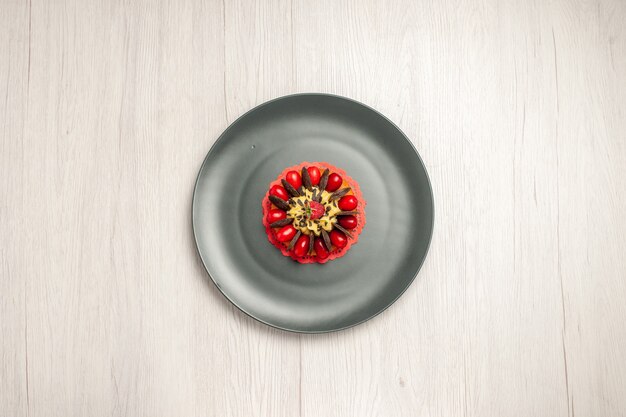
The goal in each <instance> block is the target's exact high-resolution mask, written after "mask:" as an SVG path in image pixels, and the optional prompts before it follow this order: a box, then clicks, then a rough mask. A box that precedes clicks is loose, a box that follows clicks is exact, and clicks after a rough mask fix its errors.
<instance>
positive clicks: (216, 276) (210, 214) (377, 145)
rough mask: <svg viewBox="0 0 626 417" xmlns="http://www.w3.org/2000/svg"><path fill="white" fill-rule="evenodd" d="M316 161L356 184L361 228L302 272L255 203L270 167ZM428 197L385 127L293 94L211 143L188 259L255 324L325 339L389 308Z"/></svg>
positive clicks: (406, 149) (347, 103)
mask: <svg viewBox="0 0 626 417" xmlns="http://www.w3.org/2000/svg"><path fill="white" fill-rule="evenodd" d="M303 161H326V162H329V163H331V164H333V165H336V166H337V167H339V168H342V169H344V170H345V171H346V172H347V173H348V175H350V176H351V177H352V178H353V179H354V180H356V181H357V182H358V183H359V185H360V187H361V191H362V193H363V197H364V198H365V200H366V201H367V206H366V215H367V224H366V226H365V228H364V229H363V231H362V233H361V235H360V237H359V241H358V243H357V244H356V245H354V246H353V247H352V248H351V249H350V251H348V253H347V254H346V255H345V256H343V257H342V258H340V259H336V260H333V261H330V262H328V263H326V264H324V265H319V264H309V265H301V264H298V263H296V262H294V261H292V260H291V259H290V258H287V257H284V256H283V255H282V254H281V253H280V251H279V250H278V249H276V248H275V247H274V246H272V244H270V242H269V241H268V240H267V236H266V235H265V229H264V228H263V225H262V223H261V221H262V211H261V201H262V199H263V196H264V194H265V192H266V191H267V186H268V184H269V183H270V182H271V181H274V180H275V179H276V177H277V176H278V175H279V174H280V172H281V171H282V170H283V169H284V168H286V167H288V166H291V165H296V164H299V163H300V162H303ZM433 216H434V206H433V195H432V189H431V186H430V181H429V179H428V174H427V173H426V168H425V167H424V164H423V163H422V160H421V159H420V157H419V155H418V153H417V151H416V150H415V148H414V147H413V145H412V144H411V143H410V142H409V140H408V139H407V138H406V136H405V135H404V134H403V133H402V132H401V131H400V129H398V127H396V126H395V125H394V124H393V123H392V122H390V121H389V120H388V119H387V118H385V117H384V116H383V115H381V114H380V113H378V112H376V111H375V110H373V109H371V108H369V107H367V106H365V105H363V104H361V103H358V102H356V101H353V100H350V99H347V98H343V97H338V96H332V95H326V94H298V95H292V96H286V97H281V98H278V99H276V100H272V101H269V102H267V103H264V104H261V105H260V106H258V107H255V108H254V109H252V110H250V111H249V112H248V113H246V114H244V115H243V116H241V117H240V118H239V119H237V120H236V121H235V122H234V123H233V124H231V125H230V126H229V127H228V129H226V131H224V133H223V134H222V135H221V136H220V137H219V139H218V140H217V141H216V142H215V145H213V147H212V148H211V150H210V151H209V153H208V154H207V156H206V159H205V160H204V163H203V164H202V168H201V169H200V173H199V174H198V179H197V182H196V188H195V191H194V197H193V214H192V217H193V229H194V235H195V238H196V244H197V246H198V252H199V254H200V257H201V258H202V261H203V263H204V266H205V267H206V270H207V271H208V273H209V275H210V276H211V278H212V279H213V282H215V285H216V286H217V287H218V288H219V290H220V291H221V292H222V293H223V294H224V295H225V296H226V298H228V299H229V300H230V301H231V302H232V303H233V304H234V305H235V306H237V307H238V308H239V309H241V310H242V311H243V312H244V313H246V314H248V315H250V316H251V317H254V318H255V319H257V320H259V321H261V322H263V323H266V324H268V325H270V326H274V327H277V328H280V329H284V330H290V331H296V332H307V333H315V332H329V331H334V330H340V329H345V328H347V327H350V326H354V325H356V324H358V323H362V322H364V321H366V320H367V319H369V318H371V317H373V316H375V315H376V314H378V313H380V312H381V311H383V310H384V309H385V308H387V307H388V306H390V305H391V304H392V303H393V302H394V301H395V300H396V299H398V297H400V295H401V294H402V293H403V292H404V291H405V290H406V289H407V288H408V286H409V285H410V284H411V282H412V281H413V279H414V278H415V276H416V274H417V272H418V271H419V269H420V266H421V265H422V263H423V262H424V259H425V257H426V253H427V251H428V246H429V244H430V238H431V235H432V231H433Z"/></svg>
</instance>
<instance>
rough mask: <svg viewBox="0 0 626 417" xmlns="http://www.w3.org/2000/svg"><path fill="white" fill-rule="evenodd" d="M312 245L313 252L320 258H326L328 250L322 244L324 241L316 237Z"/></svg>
mask: <svg viewBox="0 0 626 417" xmlns="http://www.w3.org/2000/svg"><path fill="white" fill-rule="evenodd" d="M313 247H314V248H315V254H316V255H317V257H318V258H320V259H326V258H328V251H327V250H326V246H325V245H324V241H323V240H322V239H321V238H319V237H316V238H315V242H313Z"/></svg>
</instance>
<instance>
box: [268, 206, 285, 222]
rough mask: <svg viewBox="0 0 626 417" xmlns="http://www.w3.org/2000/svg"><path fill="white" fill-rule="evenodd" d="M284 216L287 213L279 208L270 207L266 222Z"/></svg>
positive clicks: (275, 220) (277, 219) (283, 217)
mask: <svg viewBox="0 0 626 417" xmlns="http://www.w3.org/2000/svg"><path fill="white" fill-rule="evenodd" d="M286 218H287V213H285V212H284V211H282V210H281V209H272V210H270V211H269V212H268V213H267V222H268V223H270V224H271V223H274V222H277V221H279V220H282V219H286Z"/></svg>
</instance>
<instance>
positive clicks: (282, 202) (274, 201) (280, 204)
mask: <svg viewBox="0 0 626 417" xmlns="http://www.w3.org/2000/svg"><path fill="white" fill-rule="evenodd" d="M269 199H270V201H271V202H272V204H274V205H275V206H276V207H278V208H279V209H281V210H285V211H286V210H289V203H287V202H286V201H285V200H283V199H282V198H278V197H276V196H275V195H270V196H269Z"/></svg>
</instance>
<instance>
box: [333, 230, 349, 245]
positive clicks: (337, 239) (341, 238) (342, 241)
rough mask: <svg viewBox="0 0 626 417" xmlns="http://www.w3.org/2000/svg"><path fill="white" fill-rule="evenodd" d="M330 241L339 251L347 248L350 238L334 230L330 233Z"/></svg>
mask: <svg viewBox="0 0 626 417" xmlns="http://www.w3.org/2000/svg"><path fill="white" fill-rule="evenodd" d="M330 241H331V242H332V243H333V245H335V246H337V247H338V248H339V249H341V248H343V247H345V246H346V245H347V244H348V238H347V237H346V235H344V234H343V232H340V231H339V230H337V229H333V230H331V231H330Z"/></svg>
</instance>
